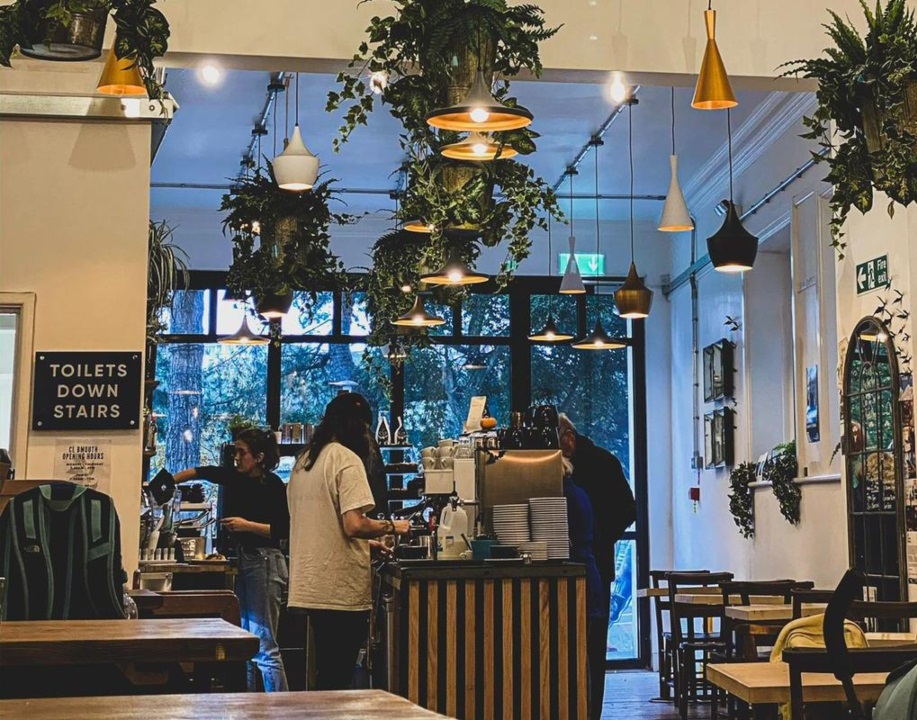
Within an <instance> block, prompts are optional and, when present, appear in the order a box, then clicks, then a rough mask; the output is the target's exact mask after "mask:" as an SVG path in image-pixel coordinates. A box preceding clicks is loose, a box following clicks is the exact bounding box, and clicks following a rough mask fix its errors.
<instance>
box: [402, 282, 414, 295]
mask: <svg viewBox="0 0 917 720" xmlns="http://www.w3.org/2000/svg"><path fill="white" fill-rule="evenodd" d="M413 289H414V288H412V287H411V286H410V285H408V284H407V283H405V284H404V285H402V286H401V292H403V293H409V292H411V290H413Z"/></svg>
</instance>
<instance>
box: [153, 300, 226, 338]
mask: <svg viewBox="0 0 917 720" xmlns="http://www.w3.org/2000/svg"><path fill="white" fill-rule="evenodd" d="M159 317H160V320H161V322H162V324H163V332H164V333H165V334H167V335H201V334H203V335H206V334H207V333H209V332H210V291H209V290H176V291H175V293H174V294H173V295H172V305H171V307H165V308H163V310H162V313H160V316H159ZM238 329H239V323H238V322H237V323H236V326H235V327H234V328H233V329H232V330H230V331H229V332H235V331H236V330H238ZM227 334H228V333H227Z"/></svg>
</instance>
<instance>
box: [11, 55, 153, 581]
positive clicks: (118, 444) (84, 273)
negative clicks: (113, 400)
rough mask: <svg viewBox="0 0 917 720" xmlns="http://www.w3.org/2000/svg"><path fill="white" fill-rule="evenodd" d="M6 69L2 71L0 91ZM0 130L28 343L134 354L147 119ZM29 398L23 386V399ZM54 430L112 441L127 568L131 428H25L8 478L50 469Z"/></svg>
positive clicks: (14, 276) (72, 88)
mask: <svg viewBox="0 0 917 720" xmlns="http://www.w3.org/2000/svg"><path fill="white" fill-rule="evenodd" d="M46 67H47V66H46ZM55 74H56V73H54V72H52V71H50V70H47V71H45V72H43V73H42V78H43V79H42V82H43V83H46V84H49V85H53V84H54V83H55V82H56V83H57V87H58V88H59V90H60V92H75V93H79V92H82V91H84V90H85V88H87V87H88V83H90V82H94V80H95V73H94V72H93V73H92V76H91V77H90V76H86V77H84V74H85V73H80V72H78V71H74V70H73V69H71V68H68V69H67V70H66V71H65V72H63V73H61V74H60V75H59V76H57V77H56V78H54V76H55ZM8 77H9V74H8V73H7V74H4V73H0V89H6V87H7V85H6V84H5V80H6V79H7V78H8ZM0 136H2V139H3V140H2V142H0V167H2V172H0V258H2V261H0V290H2V291H3V292H34V293H36V295H37V305H36V315H35V333H34V347H35V350H36V351H41V350H134V351H141V352H142V350H143V346H144V335H145V332H144V329H145V324H146V323H145V316H146V307H145V297H144V296H145V292H144V288H145V287H146V270H147V253H146V246H147V220H148V214H149V204H148V197H149V165H150V127H149V124H147V123H140V122H132V123H127V122H92V123H88V122H86V123H80V122H62V121H56V122H48V121H45V120H42V119H41V118H40V117H35V118H30V119H20V120H10V119H6V118H4V119H3V120H2V122H0ZM31 395H32V392H31V388H29V387H23V388H21V395H20V396H21V398H22V399H23V401H25V402H28V401H29V400H30V398H31ZM58 438H75V439H80V440H90V439H93V440H94V439H100V440H101V439H110V440H111V441H112V460H111V475H112V480H111V487H110V488H108V489H107V491H108V492H110V494H111V495H112V496H113V498H114V500H115V503H116V505H117V508H118V512H119V515H120V517H121V523H122V524H121V528H122V543H123V553H124V566H125V568H126V569H128V570H129V571H130V570H131V569H132V568H133V567H135V566H136V559H137V544H138V523H137V517H138V512H139V493H138V488H139V483H140V468H141V461H142V457H141V450H142V449H141V438H140V432H138V431H127V432H125V431H121V432H94V433H85V432H84V433H58V432H31V431H30V432H29V436H28V453H27V466H28V468H27V473H19V475H18V477H20V478H51V477H53V475H52V473H53V455H52V453H53V449H54V443H55V440H57V439H58ZM20 464H21V465H22V466H23V467H24V466H25V464H26V463H23V462H22V459H21V458H20V459H18V461H17V466H18V465H20ZM100 489H105V488H100Z"/></svg>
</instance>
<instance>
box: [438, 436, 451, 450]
mask: <svg viewBox="0 0 917 720" xmlns="http://www.w3.org/2000/svg"><path fill="white" fill-rule="evenodd" d="M454 444H455V443H454V442H453V441H452V440H450V439H448V438H447V439H446V440H440V441H439V443H438V445H439V447H440V450H442V448H447V449H448V448H451V447H452V446H453V445H454Z"/></svg>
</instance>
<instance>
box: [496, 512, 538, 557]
mask: <svg viewBox="0 0 917 720" xmlns="http://www.w3.org/2000/svg"><path fill="white" fill-rule="evenodd" d="M493 526H494V532H495V533H496V534H497V539H498V540H499V541H500V544H501V545H516V546H517V547H518V546H519V545H521V544H522V543H526V542H529V541H530V540H531V539H532V538H531V536H530V535H529V506H528V505H494V508H493Z"/></svg>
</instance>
